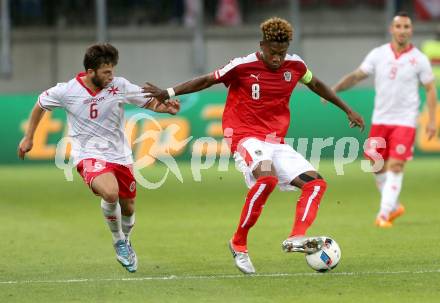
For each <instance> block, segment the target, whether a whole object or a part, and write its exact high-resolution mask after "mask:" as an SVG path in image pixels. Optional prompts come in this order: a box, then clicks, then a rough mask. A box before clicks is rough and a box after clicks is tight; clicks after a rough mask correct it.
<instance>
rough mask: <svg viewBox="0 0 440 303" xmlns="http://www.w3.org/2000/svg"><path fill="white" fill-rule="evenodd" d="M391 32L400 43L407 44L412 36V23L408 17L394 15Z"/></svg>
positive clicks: (395, 40)
mask: <svg viewBox="0 0 440 303" xmlns="http://www.w3.org/2000/svg"><path fill="white" fill-rule="evenodd" d="M390 34H391V36H392V39H393V41H394V42H396V43H397V44H398V45H401V46H406V45H407V44H408V43H409V41H410V39H411V37H412V23H411V19H410V18H408V17H400V16H397V17H394V19H393V22H392V23H391V26H390Z"/></svg>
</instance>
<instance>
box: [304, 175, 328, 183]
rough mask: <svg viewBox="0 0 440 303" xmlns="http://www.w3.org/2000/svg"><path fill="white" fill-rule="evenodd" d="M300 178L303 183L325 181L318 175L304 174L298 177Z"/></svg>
mask: <svg viewBox="0 0 440 303" xmlns="http://www.w3.org/2000/svg"><path fill="white" fill-rule="evenodd" d="M298 178H299V179H300V180H301V181H303V182H304V183H308V182H311V181H314V180H324V178H323V177H322V176H321V175H320V174H319V173H318V172H315V173H313V174H312V173H302V174H301V175H299V176H298Z"/></svg>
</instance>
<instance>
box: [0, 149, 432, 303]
mask: <svg viewBox="0 0 440 303" xmlns="http://www.w3.org/2000/svg"><path fill="white" fill-rule="evenodd" d="M180 168H181V170H182V174H183V178H184V182H183V183H180V182H179V181H178V180H177V179H176V178H175V177H174V176H173V175H171V174H170V176H169V177H168V179H167V181H166V183H165V184H164V185H163V186H162V187H160V188H159V189H158V190H146V189H144V188H141V187H139V188H138V197H137V212H136V220H137V221H136V226H135V229H134V233H133V236H132V240H133V245H134V248H135V250H136V251H137V253H138V257H139V263H140V264H139V270H138V272H137V273H135V274H129V273H127V272H126V271H125V270H124V269H123V268H122V267H121V266H120V265H119V264H118V263H117V262H116V260H115V256H114V252H113V248H112V245H111V236H110V234H109V233H108V232H107V229H106V228H107V227H106V226H105V224H104V222H103V220H102V217H101V210H100V207H99V199H98V198H97V197H94V196H93V195H92V194H91V193H90V191H89V190H88V188H87V187H86V186H84V184H83V183H82V181H81V180H80V178H79V176H78V175H77V174H76V172H75V178H74V182H67V181H65V179H64V176H63V172H62V171H60V170H58V169H57V168H56V167H55V166H54V165H44V166H41V165H26V164H24V165H22V166H1V167H0V212H1V224H0V239H1V240H0V243H1V246H0V302H33V303H36V302H240V303H244V302H310V301H313V302H380V303H385V302H399V303H402V302H439V300H440V299H439V298H440V241H439V240H440V182H439V181H440V159H439V158H429V159H416V160H415V161H413V162H410V163H409V164H408V166H407V169H406V174H405V177H404V186H403V191H402V194H401V201H403V203H404V204H405V206H406V208H407V213H406V215H405V216H403V217H402V218H400V219H398V220H397V221H396V223H395V226H394V227H393V228H392V229H389V230H382V229H378V228H376V227H374V226H373V221H374V218H375V214H376V211H377V209H378V203H379V202H378V199H379V195H378V193H377V191H376V189H375V185H374V182H373V177H372V176H371V175H370V174H367V173H364V172H362V171H361V170H360V162H355V163H353V164H350V165H349V166H346V167H345V175H343V176H337V175H336V173H335V169H334V168H333V163H332V162H324V161H323V162H321V167H320V169H319V170H320V172H321V174H322V175H323V176H325V177H326V179H327V182H328V184H329V187H328V191H327V193H326V195H325V196H324V200H323V201H322V204H321V208H320V212H319V213H318V217H317V220H316V221H315V224H314V225H313V227H312V228H311V229H310V231H309V234H311V235H329V236H331V237H333V238H334V239H336V240H337V242H338V243H339V244H340V246H341V249H342V260H341V263H340V264H339V266H338V267H337V268H336V269H335V270H334V271H333V272H330V273H325V274H317V273H313V272H312V270H311V269H310V268H309V267H308V266H307V265H306V262H305V260H304V256H302V255H301V254H285V253H283V252H282V251H281V246H280V244H281V242H282V241H283V240H284V239H285V238H286V236H287V235H288V233H289V231H290V229H291V224H292V220H293V215H294V209H295V204H296V200H297V198H298V195H299V192H279V191H275V192H274V193H273V194H272V196H271V197H270V198H269V201H268V202H267V204H266V207H265V209H264V211H263V214H262V216H261V217H260V220H259V222H258V223H257V225H256V226H255V227H254V228H253V229H252V230H251V232H250V235H249V251H250V255H251V257H252V261H253V263H254V265H255V267H256V270H257V272H258V275H256V276H253V277H247V276H244V275H242V274H241V273H240V272H239V271H238V270H237V269H236V268H235V267H234V265H233V260H232V257H231V255H230V253H229V251H228V248H227V240H228V239H229V238H230V237H231V235H232V233H233V232H234V229H235V227H236V224H237V222H238V217H239V214H240V211H241V207H242V204H243V202H244V196H245V194H246V188H245V185H244V182H243V180H242V177H241V174H240V173H238V172H237V171H236V170H235V169H234V168H233V166H232V165H231V169H230V170H229V172H218V171H217V170H216V169H215V168H213V169H209V170H206V171H203V172H202V182H194V181H193V179H192V175H191V170H190V167H189V164H187V163H181V164H180ZM164 172H165V168H164V167H162V166H155V167H153V168H150V169H147V170H145V171H144V175H145V176H146V177H148V178H150V179H159V178H160V177H161V176H162V175H163V173H164Z"/></svg>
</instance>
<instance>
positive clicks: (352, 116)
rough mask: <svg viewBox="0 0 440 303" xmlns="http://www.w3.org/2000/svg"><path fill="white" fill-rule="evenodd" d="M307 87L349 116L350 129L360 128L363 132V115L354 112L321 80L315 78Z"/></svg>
mask: <svg viewBox="0 0 440 303" xmlns="http://www.w3.org/2000/svg"><path fill="white" fill-rule="evenodd" d="M306 85H307V87H308V88H309V89H310V90H312V91H313V92H314V93H316V94H318V95H319V96H321V97H322V98H324V99H326V100H328V101H330V102H331V103H333V104H334V105H336V106H337V107H339V108H340V109H342V110H343V111H344V112H345V113H346V114H347V118H348V120H349V121H350V127H355V126H358V127H359V128H360V129H361V130H364V127H365V124H364V119H363V118H362V117H361V115H359V114H358V113H356V112H355V111H353V110H352V109H351V108H350V107H349V106H348V105H347V104H346V103H345V102H344V101H342V100H341V99H340V98H339V97H338V96H336V94H335V93H334V92H333V91H332V90H331V89H330V88H329V87H328V86H327V85H325V84H324V83H323V82H322V81H321V80H319V79H318V78H316V77H315V76H313V78H312V80H311V81H310V82H309V83H307V84H306Z"/></svg>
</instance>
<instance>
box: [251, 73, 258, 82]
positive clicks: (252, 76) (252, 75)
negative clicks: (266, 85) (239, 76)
mask: <svg viewBox="0 0 440 303" xmlns="http://www.w3.org/2000/svg"><path fill="white" fill-rule="evenodd" d="M250 77H251V78H255V79H257V81H260V80H259V79H258V77H260V74H258V75H256V76H255V75H254V74H251V75H250Z"/></svg>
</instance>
